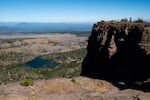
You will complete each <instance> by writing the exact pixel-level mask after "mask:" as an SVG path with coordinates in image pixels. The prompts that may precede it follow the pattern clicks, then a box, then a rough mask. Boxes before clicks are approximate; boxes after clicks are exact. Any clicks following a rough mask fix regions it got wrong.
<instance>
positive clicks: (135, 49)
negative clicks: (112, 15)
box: [81, 22, 150, 91]
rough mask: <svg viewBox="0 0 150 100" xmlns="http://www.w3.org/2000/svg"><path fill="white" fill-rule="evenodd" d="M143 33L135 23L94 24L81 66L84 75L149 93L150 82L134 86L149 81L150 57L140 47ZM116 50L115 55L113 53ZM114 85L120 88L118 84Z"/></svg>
mask: <svg viewBox="0 0 150 100" xmlns="http://www.w3.org/2000/svg"><path fill="white" fill-rule="evenodd" d="M117 24H118V23H117ZM143 30H144V29H143V28H142V27H140V26H138V25H134V24H133V25H130V26H128V25H127V24H121V25H119V26H116V23H115V24H114V23H113V24H112V23H105V22H102V23H97V24H95V25H94V26H93V30H92V35H91V36H90V37H89V40H88V46H87V51H88V53H87V55H86V57H85V59H84V60H83V63H82V72H81V75H82V76H88V77H91V78H96V79H104V80H107V81H110V82H113V83H117V82H125V84H127V85H125V87H122V86H121V87H120V88H122V89H123V88H127V87H130V88H137V89H141V90H142V89H143V91H144V90H145V89H144V87H147V88H146V90H145V91H150V84H149V83H148V84H146V85H138V86H137V85H134V86H133V85H131V84H134V83H135V82H144V81H145V80H147V79H148V78H150V55H147V54H146V51H145V50H144V49H142V48H141V46H140V45H139V43H140V42H141V39H142V36H143ZM149 41H150V40H149ZM115 48H116V50H115ZM111 49H112V50H111ZM113 49H114V52H115V53H114V54H111V53H112V51H113ZM115 85H116V86H118V87H119V84H118V85H117V84H115ZM140 87H142V88H140Z"/></svg>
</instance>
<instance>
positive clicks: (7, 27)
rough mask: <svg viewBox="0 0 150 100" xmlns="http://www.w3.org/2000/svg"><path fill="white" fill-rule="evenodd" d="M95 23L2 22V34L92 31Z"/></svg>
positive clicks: (0, 26)
mask: <svg viewBox="0 0 150 100" xmlns="http://www.w3.org/2000/svg"><path fill="white" fill-rule="evenodd" d="M92 25H93V23H15V22H0V34H17V33H24V34H26V33H50V32H60V33H64V32H71V33H76V32H77V33H83V32H90V31H91V28H92Z"/></svg>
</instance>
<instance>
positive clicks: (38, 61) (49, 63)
mask: <svg viewBox="0 0 150 100" xmlns="http://www.w3.org/2000/svg"><path fill="white" fill-rule="evenodd" d="M57 65H59V63H57V62H56V61H53V60H47V59H45V58H43V57H41V56H38V57H36V58H34V59H33V60H31V61H29V62H26V63H24V64H23V66H25V67H30V68H54V67H56V66H57Z"/></svg>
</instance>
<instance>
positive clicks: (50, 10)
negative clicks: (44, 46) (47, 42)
mask: <svg viewBox="0 0 150 100" xmlns="http://www.w3.org/2000/svg"><path fill="white" fill-rule="evenodd" d="M126 17H127V18H130V17H132V18H133V19H136V18H138V17H140V18H143V19H145V20H149V19H150V0H0V21H1V22H96V21H99V20H119V19H121V18H126Z"/></svg>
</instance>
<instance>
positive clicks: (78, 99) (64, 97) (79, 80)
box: [0, 77, 150, 100]
mask: <svg viewBox="0 0 150 100" xmlns="http://www.w3.org/2000/svg"><path fill="white" fill-rule="evenodd" d="M149 98H150V93H148V92H147V93H144V92H142V91H138V90H131V89H126V90H121V91H120V90H118V89H117V88H116V87H114V86H113V85H112V84H110V83H108V82H106V81H104V80H96V79H91V78H86V77H76V78H74V79H66V78H56V79H51V80H40V81H35V82H34V84H33V86H28V87H24V86H20V84H19V83H10V84H7V85H0V100H149Z"/></svg>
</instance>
